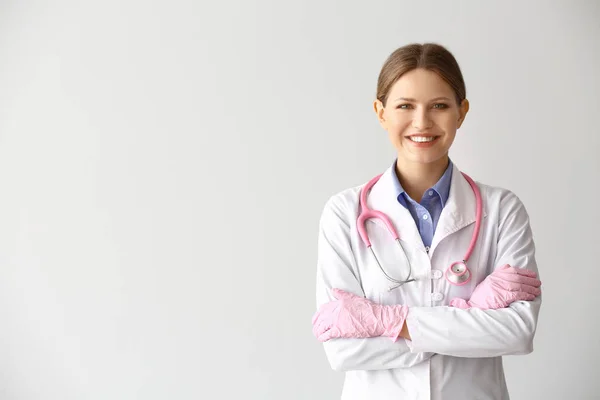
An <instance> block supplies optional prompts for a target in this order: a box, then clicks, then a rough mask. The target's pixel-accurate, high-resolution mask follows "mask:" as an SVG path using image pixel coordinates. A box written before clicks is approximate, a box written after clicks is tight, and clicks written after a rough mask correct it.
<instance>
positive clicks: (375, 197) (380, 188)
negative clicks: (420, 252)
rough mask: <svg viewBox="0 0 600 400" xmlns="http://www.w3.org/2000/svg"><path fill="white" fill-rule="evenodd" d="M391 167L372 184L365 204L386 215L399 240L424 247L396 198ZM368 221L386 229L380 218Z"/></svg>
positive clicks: (410, 220)
mask: <svg viewBox="0 0 600 400" xmlns="http://www.w3.org/2000/svg"><path fill="white" fill-rule="evenodd" d="M392 168H393V166H392V167H389V168H388V169H387V170H386V171H385V172H384V173H383V175H382V176H381V178H380V179H379V181H377V183H376V184H375V185H374V186H373V188H372V189H371V193H370V194H369V196H367V204H368V206H369V207H370V208H371V209H373V210H378V211H381V212H383V213H384V214H386V215H387V216H388V218H389V219H390V221H391V222H392V224H393V225H394V227H395V228H396V231H397V232H398V235H399V236H400V240H402V241H403V242H406V243H408V244H409V245H411V246H416V247H417V248H420V249H424V245H423V241H422V240H421V236H420V235H419V231H418V229H417V226H416V224H415V221H414V219H413V218H412V215H411V214H410V212H409V211H408V210H407V209H406V208H404V206H402V204H400V203H399V202H398V199H397V198H396V193H395V192H394V185H393V179H394V176H393V175H392V174H394V173H395V172H394V170H393V169H392ZM370 221H372V222H374V223H376V224H377V225H380V226H381V227H383V228H384V229H387V228H385V225H384V224H383V223H382V222H381V221H380V220H377V219H375V220H370Z"/></svg>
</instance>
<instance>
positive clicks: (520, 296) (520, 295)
mask: <svg viewBox="0 0 600 400" xmlns="http://www.w3.org/2000/svg"><path fill="white" fill-rule="evenodd" d="M508 298H509V300H510V303H509V305H510V304H512V303H514V302H515V301H532V300H535V296H534V295H532V294H531V293H527V292H513V293H511V294H510V295H509V296H508Z"/></svg>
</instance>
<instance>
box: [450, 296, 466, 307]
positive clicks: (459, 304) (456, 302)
mask: <svg viewBox="0 0 600 400" xmlns="http://www.w3.org/2000/svg"><path fill="white" fill-rule="evenodd" d="M450 306H451V307H456V308H462V309H467V308H470V307H469V304H468V303H467V301H466V300H464V299H461V298H459V297H457V298H455V299H452V300H451V301H450Z"/></svg>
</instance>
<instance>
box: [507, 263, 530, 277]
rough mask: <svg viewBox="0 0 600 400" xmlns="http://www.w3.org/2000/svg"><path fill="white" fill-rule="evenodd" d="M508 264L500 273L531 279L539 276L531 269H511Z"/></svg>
mask: <svg viewBox="0 0 600 400" xmlns="http://www.w3.org/2000/svg"><path fill="white" fill-rule="evenodd" d="M507 265H508V264H506V265H505V266H504V267H502V268H501V269H500V272H506V273H509V274H515V275H522V276H528V277H530V278H537V274H536V273H535V272H534V271H532V270H529V269H525V268H515V267H511V266H510V265H508V267H507Z"/></svg>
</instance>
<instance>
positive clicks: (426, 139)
mask: <svg viewBox="0 0 600 400" xmlns="http://www.w3.org/2000/svg"><path fill="white" fill-rule="evenodd" d="M408 138H409V139H410V140H411V141H413V142H415V143H428V142H433V141H434V140H436V139H438V138H439V136H409V137H408Z"/></svg>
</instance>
